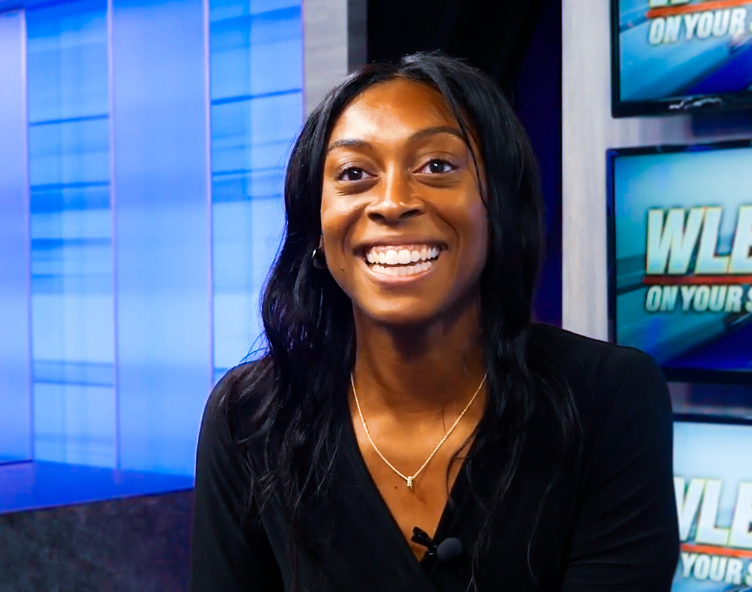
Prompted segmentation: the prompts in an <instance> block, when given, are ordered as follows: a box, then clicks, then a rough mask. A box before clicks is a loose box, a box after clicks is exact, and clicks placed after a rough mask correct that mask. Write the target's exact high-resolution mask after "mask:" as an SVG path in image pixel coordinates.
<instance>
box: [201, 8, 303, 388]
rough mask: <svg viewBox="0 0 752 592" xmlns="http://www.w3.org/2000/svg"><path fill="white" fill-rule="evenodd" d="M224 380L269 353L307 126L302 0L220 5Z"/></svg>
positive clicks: (215, 129) (215, 140)
mask: <svg viewBox="0 0 752 592" xmlns="http://www.w3.org/2000/svg"><path fill="white" fill-rule="evenodd" d="M210 39H211V66H212V69H211V99H212V204H213V209H212V212H213V225H212V231H213V232H212V245H213V292H214V335H215V338H214V366H215V379H216V378H218V377H219V376H221V374H222V373H223V372H225V371H226V370H227V369H228V368H230V367H232V366H235V365H236V364H238V363H239V362H241V361H242V360H243V359H244V358H246V356H248V354H249V353H252V352H253V351H254V350H257V349H259V348H261V347H263V341H262V326H261V323H260V317H259V294H260V292H261V289H262V287H263V283H264V280H265V278H266V275H267V273H268V271H269V267H270V265H271V263H272V261H273V259H274V256H275V254H276V252H277V249H278V247H279V243H280V239H281V236H282V231H283V228H284V210H283V205H282V184H283V176H284V166H285V161H286V159H287V156H288V154H289V150H290V147H291V145H292V142H293V140H294V138H295V136H296V135H297V133H298V131H299V128H300V126H301V125H302V116H303V104H302V85H303V80H302V73H303V65H302V56H303V47H302V23H301V15H300V0H265V1H253V2H248V1H247V0H246V1H239V0H212V1H211V37H210Z"/></svg>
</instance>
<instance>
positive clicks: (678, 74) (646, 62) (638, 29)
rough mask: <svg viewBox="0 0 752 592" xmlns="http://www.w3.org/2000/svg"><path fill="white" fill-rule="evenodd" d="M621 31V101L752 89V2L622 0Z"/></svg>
mask: <svg viewBox="0 0 752 592" xmlns="http://www.w3.org/2000/svg"><path fill="white" fill-rule="evenodd" d="M617 27H618V31H616V32H615V34H618V47H619V54H618V67H619V91H620V92H619V97H618V98H619V100H620V101H622V102H651V101H663V100H677V99H682V98H683V97H702V96H706V95H724V94H734V93H744V92H746V91H749V90H751V89H752V1H749V2H747V1H743V0H742V1H740V0H720V1H718V0H713V1H712V2H711V1H708V0H619V1H618V24H617ZM708 103H709V104H713V101H708Z"/></svg>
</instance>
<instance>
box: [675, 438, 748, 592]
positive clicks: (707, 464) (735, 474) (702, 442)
mask: <svg viewBox="0 0 752 592" xmlns="http://www.w3.org/2000/svg"><path fill="white" fill-rule="evenodd" d="M746 450H752V426H733V425H714V424H700V423H677V424H675V426H674V491H675V493H676V505H677V511H678V517H679V535H680V538H681V554H680V558H679V565H678V566H677V570H676V574H675V577H674V585H673V587H672V590H673V592H749V591H750V590H752V532H750V529H752V470H751V469H750V467H751V466H752V465H750V464H749V463H745V462H740V457H739V455H740V454H741V455H743V451H746Z"/></svg>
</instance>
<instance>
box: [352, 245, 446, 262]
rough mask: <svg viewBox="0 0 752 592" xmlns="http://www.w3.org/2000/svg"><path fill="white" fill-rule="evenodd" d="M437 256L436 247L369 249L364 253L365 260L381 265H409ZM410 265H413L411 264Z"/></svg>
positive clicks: (437, 250)
mask: <svg viewBox="0 0 752 592" xmlns="http://www.w3.org/2000/svg"><path fill="white" fill-rule="evenodd" d="M438 256H439V249H438V248H437V247H422V248H421V249H386V250H378V251H376V250H375V249H371V250H370V251H368V252H367V253H366V261H368V263H371V264H381V265H409V264H410V263H418V262H422V261H430V260H432V259H436V258H437V257H438ZM411 267H413V266H412V265H411Z"/></svg>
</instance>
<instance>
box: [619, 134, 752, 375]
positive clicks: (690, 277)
mask: <svg viewBox="0 0 752 592" xmlns="http://www.w3.org/2000/svg"><path fill="white" fill-rule="evenodd" d="M671 150H672V149H662V150H661V151H660V152H658V151H657V149H632V150H621V151H613V152H611V153H610V165H611V171H610V172H611V175H612V176H611V204H610V206H611V211H610V214H611V216H610V223H611V247H612V258H611V265H612V270H611V271H612V274H611V282H612V284H611V289H610V304H611V307H612V308H611V315H612V319H613V320H614V326H613V329H614V338H615V340H616V342H617V343H619V344H622V345H629V346H633V347H637V348H639V349H641V350H643V351H646V352H648V353H650V354H651V355H652V356H653V357H654V358H655V359H656V360H657V361H658V362H659V363H660V364H661V366H662V368H663V370H664V372H665V373H666V376H667V377H668V378H669V379H670V380H688V381H691V380H703V379H710V380H712V379H713V377H717V376H718V374H719V373H723V374H724V375H725V378H731V379H739V381H740V382H744V381H747V382H748V381H749V380H752V288H751V286H752V147H750V145H749V143H745V144H744V145H740V144H738V143H735V144H718V145H715V146H704V147H695V148H693V149H689V150H686V149H673V150H674V151H671ZM646 152H652V153H646Z"/></svg>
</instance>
